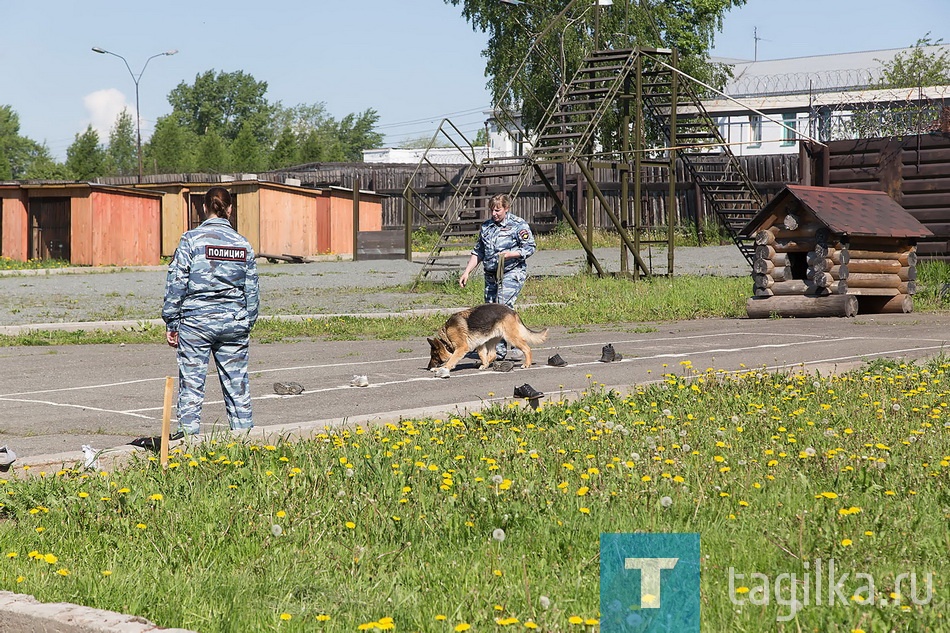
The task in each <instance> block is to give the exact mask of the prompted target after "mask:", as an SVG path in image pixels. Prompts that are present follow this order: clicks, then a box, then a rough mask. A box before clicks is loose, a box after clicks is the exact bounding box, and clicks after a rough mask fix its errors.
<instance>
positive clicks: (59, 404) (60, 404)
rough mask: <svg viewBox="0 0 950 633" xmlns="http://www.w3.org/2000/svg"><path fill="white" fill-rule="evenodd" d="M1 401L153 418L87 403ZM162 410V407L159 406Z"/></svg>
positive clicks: (13, 399)
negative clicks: (92, 405)
mask: <svg viewBox="0 0 950 633" xmlns="http://www.w3.org/2000/svg"><path fill="white" fill-rule="evenodd" d="M0 401H3V402H28V403H30V404H46V405H49V406H51V407H66V408H72V409H82V410H83V411H99V412H100V413H118V414H120V415H129V416H132V417H135V418H145V419H146V420H151V419H152V418H151V417H149V416H147V415H139V414H138V413H136V412H134V411H113V410H112V409H100V408H99V407H90V406H88V405H85V404H67V403H64V402H49V401H48V400H28V399H26V398H7V397H3V396H0ZM159 410H161V407H159Z"/></svg>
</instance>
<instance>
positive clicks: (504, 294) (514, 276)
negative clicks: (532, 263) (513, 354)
mask: <svg viewBox="0 0 950 633" xmlns="http://www.w3.org/2000/svg"><path fill="white" fill-rule="evenodd" d="M496 273H497V270H496V271H494V272H491V273H490V272H488V271H487V270H486V271H485V303H501V304H503V305H506V306H508V307H509V308H514V307H515V301H516V300H517V299H518V295H519V294H521V289H522V288H523V287H524V282H525V279H527V278H528V269H527V268H525V267H519V268H514V269H512V270H506V271H505V273H504V276H503V277H502V278H501V283H499V282H498V278H497V275H496ZM495 353H496V354H497V355H498V358H504V357H505V355H506V354H507V353H508V346H507V345H506V344H505V340H504V339H502V340H501V341H499V343H498V345H496V346H495Z"/></svg>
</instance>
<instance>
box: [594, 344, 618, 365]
mask: <svg viewBox="0 0 950 633" xmlns="http://www.w3.org/2000/svg"><path fill="white" fill-rule="evenodd" d="M599 360H600V362H602V363H615V362H617V361H619V360H623V356H622V355H621V354H620V353H619V352H617V351H616V350H614V346H613V345H611V344H610V343H607V344H606V345H604V347H603V348H602V349H601V354H600V359H599Z"/></svg>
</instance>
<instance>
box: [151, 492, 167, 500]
mask: <svg viewBox="0 0 950 633" xmlns="http://www.w3.org/2000/svg"><path fill="white" fill-rule="evenodd" d="M164 498H165V497H164V496H163V495H162V494H161V493H160V492H156V493H155V494H153V495H152V496H150V497H149V500H151V501H161V500H162V499H164Z"/></svg>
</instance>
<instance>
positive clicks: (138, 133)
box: [92, 46, 178, 182]
mask: <svg viewBox="0 0 950 633" xmlns="http://www.w3.org/2000/svg"><path fill="white" fill-rule="evenodd" d="M92 50H93V52H95V53H100V54H102V55H112V56H113V57H118V58H119V59H121V60H122V61H123V62H125V67H126V68H127V69H128V71H129V74H130V75H131V76H132V81H133V82H134V83H135V152H136V154H137V155H138V160H139V182H142V174H143V171H142V117H141V116H140V112H139V81H140V80H141V79H142V75H143V74H144V73H145V68H146V67H147V66H148V63H149V62H150V61H152V60H153V59H155V58H156V57H164V56H166V55H174V54H175V53H177V52H178V49H172V50H170V51H165V52H164V53H156V54H155V55H152V56H151V57H149V58H148V59H146V60H145V63H144V64H143V65H142V70H140V71H139V74H138V75H136V74H135V73H134V72H132V67H131V66H129V62H128V61H127V60H126V59H125V57H122V55H119V54H118V53H113V52H112V51H107V50H106V49H104V48H99V47H98V46H93V47H92Z"/></svg>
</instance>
